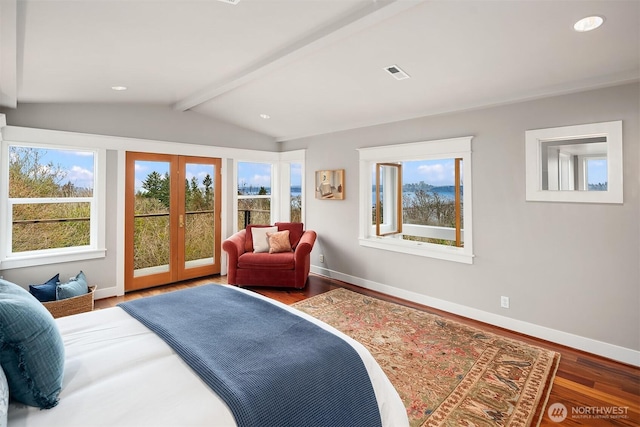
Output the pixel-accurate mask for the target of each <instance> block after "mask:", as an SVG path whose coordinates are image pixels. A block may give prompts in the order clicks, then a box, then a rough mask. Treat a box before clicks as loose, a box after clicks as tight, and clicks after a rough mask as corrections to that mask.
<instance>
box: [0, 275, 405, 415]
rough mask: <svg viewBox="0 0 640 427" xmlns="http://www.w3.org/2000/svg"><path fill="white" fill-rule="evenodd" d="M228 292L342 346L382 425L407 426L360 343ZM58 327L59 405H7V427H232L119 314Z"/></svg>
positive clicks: (221, 408)
mask: <svg viewBox="0 0 640 427" xmlns="http://www.w3.org/2000/svg"><path fill="white" fill-rule="evenodd" d="M233 289H236V290H237V291H238V292H245V293H248V294H251V295H253V296H254V297H256V298H262V299H265V300H267V301H270V302H272V303H273V304H276V305H278V306H280V307H281V308H282V309H284V310H287V311H290V312H292V313H295V314H297V315H299V316H301V317H303V318H305V319H307V320H309V321H310V322H313V323H315V324H317V325H319V326H320V327H322V328H324V329H326V330H328V331H330V332H332V333H334V334H336V335H338V336H340V337H341V338H342V339H344V340H345V341H347V342H348V343H349V344H350V345H351V346H352V347H353V348H354V349H355V350H356V351H357V352H358V354H359V355H360V357H361V358H362V360H363V362H364V364H365V367H366V369H367V372H368V374H369V377H370V378H371V382H372V385H373V388H374V392H375V395H376V400H377V403H378V408H379V409H380V415H381V418H382V424H383V425H384V426H394V427H395V426H406V425H408V420H407V415H406V410H405V408H404V406H403V404H402V401H401V399H400V397H399V396H398V393H397V392H396V390H395V389H394V388H393V386H392V385H391V383H390V382H389V380H388V378H387V377H386V375H385V374H384V372H383V371H382V369H381V368H380V366H379V365H378V364H377V363H376V361H375V360H374V359H373V357H372V356H371V354H370V353H369V352H368V351H367V350H366V349H365V348H364V347H363V346H362V345H361V344H360V343H358V342H356V341H354V340H353V339H351V338H350V337H348V336H346V335H344V334H342V333H341V332H339V331H337V330H335V329H334V328H332V327H331V326H329V325H326V324H325V323H323V322H321V321H319V320H317V319H315V318H313V317H311V316H308V315H306V314H304V313H301V312H299V311H297V310H295V309H293V308H291V307H288V306H286V305H284V304H281V303H279V302H277V301H273V300H270V299H268V298H265V297H263V296H261V295H258V294H255V293H252V292H250V291H247V290H244V289H238V288H235V287H234V288H233ZM56 322H57V324H58V327H59V328H60V332H61V334H62V337H63V340H64V344H65V352H66V355H65V374H64V382H63V387H62V391H61V393H60V402H59V403H58V405H57V406H56V407H54V408H52V409H49V410H40V409H37V408H33V407H27V406H24V405H18V404H16V403H11V404H10V407H9V414H8V421H9V426H10V427H14V426H15V427H18V426H24V427H40V426H42V427H53V426H65V427H72V426H82V427H86V426H132V427H133V426H136V427H137V426H172V427H174V426H204V425H207V426H235V425H236V423H235V420H234V417H233V415H232V414H231V412H230V410H229V409H228V407H227V406H226V404H225V403H224V402H223V401H222V400H221V399H220V398H219V397H218V396H217V395H216V394H215V393H214V392H213V391H212V390H211V389H210V388H209V387H208V386H207V385H206V384H205V383H204V382H203V381H202V380H201V379H200V378H199V377H198V376H197V375H196V374H195V373H194V372H193V371H192V370H191V368H190V367H188V366H187V365H186V364H185V363H184V362H183V360H182V359H181V358H180V356H178V355H177V354H176V353H175V352H174V351H173V350H172V349H171V348H170V347H169V346H168V345H167V344H166V343H165V342H164V341H163V340H162V339H160V338H159V337H158V336H157V335H155V334H154V333H153V332H152V331H150V330H149V329H147V328H146V327H145V326H144V325H142V324H141V323H140V322H138V321H137V320H135V319H134V318H133V317H131V316H129V315H128V314H127V313H126V312H124V311H123V310H122V309H120V308H119V307H113V308H108V309H104V310H96V311H93V312H90V313H82V314H78V315H74V316H68V317H63V318H59V319H56ZM301 410H304V408H301Z"/></svg>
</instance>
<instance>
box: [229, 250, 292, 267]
mask: <svg viewBox="0 0 640 427" xmlns="http://www.w3.org/2000/svg"><path fill="white" fill-rule="evenodd" d="M238 268H247V269H260V270H293V269H294V268H295V259H294V256H293V252H280V253H277V254H269V253H265V252H245V253H243V254H242V255H240V257H238Z"/></svg>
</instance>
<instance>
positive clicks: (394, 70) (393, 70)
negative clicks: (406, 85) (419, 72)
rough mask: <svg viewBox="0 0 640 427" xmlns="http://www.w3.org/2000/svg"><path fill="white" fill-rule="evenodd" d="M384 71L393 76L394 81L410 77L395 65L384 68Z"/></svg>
mask: <svg viewBox="0 0 640 427" xmlns="http://www.w3.org/2000/svg"><path fill="white" fill-rule="evenodd" d="M384 69H385V71H386V72H387V73H389V74H391V75H392V76H393V78H394V79H396V80H404V79H408V78H410V77H411V76H410V75H409V74H407V73H405V72H404V71H402V70H401V69H400V67H398V66H397V65H389V66H388V67H384Z"/></svg>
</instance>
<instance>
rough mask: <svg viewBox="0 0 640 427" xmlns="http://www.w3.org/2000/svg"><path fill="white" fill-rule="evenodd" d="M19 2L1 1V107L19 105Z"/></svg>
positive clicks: (11, 0) (14, 0)
mask: <svg viewBox="0 0 640 427" xmlns="http://www.w3.org/2000/svg"><path fill="white" fill-rule="evenodd" d="M17 3H18V2H17V0H1V1H0V107H9V108H16V107H17V106H18V79H17V77H18V73H17V57H18V50H17V46H18V45H17V34H18V32H17Z"/></svg>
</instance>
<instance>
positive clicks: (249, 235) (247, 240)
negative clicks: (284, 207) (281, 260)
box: [244, 224, 273, 252]
mask: <svg viewBox="0 0 640 427" xmlns="http://www.w3.org/2000/svg"><path fill="white" fill-rule="evenodd" d="M269 227H273V226H272V225H259V224H249V225H247V228H245V230H246V233H245V235H244V251H245V252H253V229H254V228H269ZM267 250H268V249H267Z"/></svg>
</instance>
